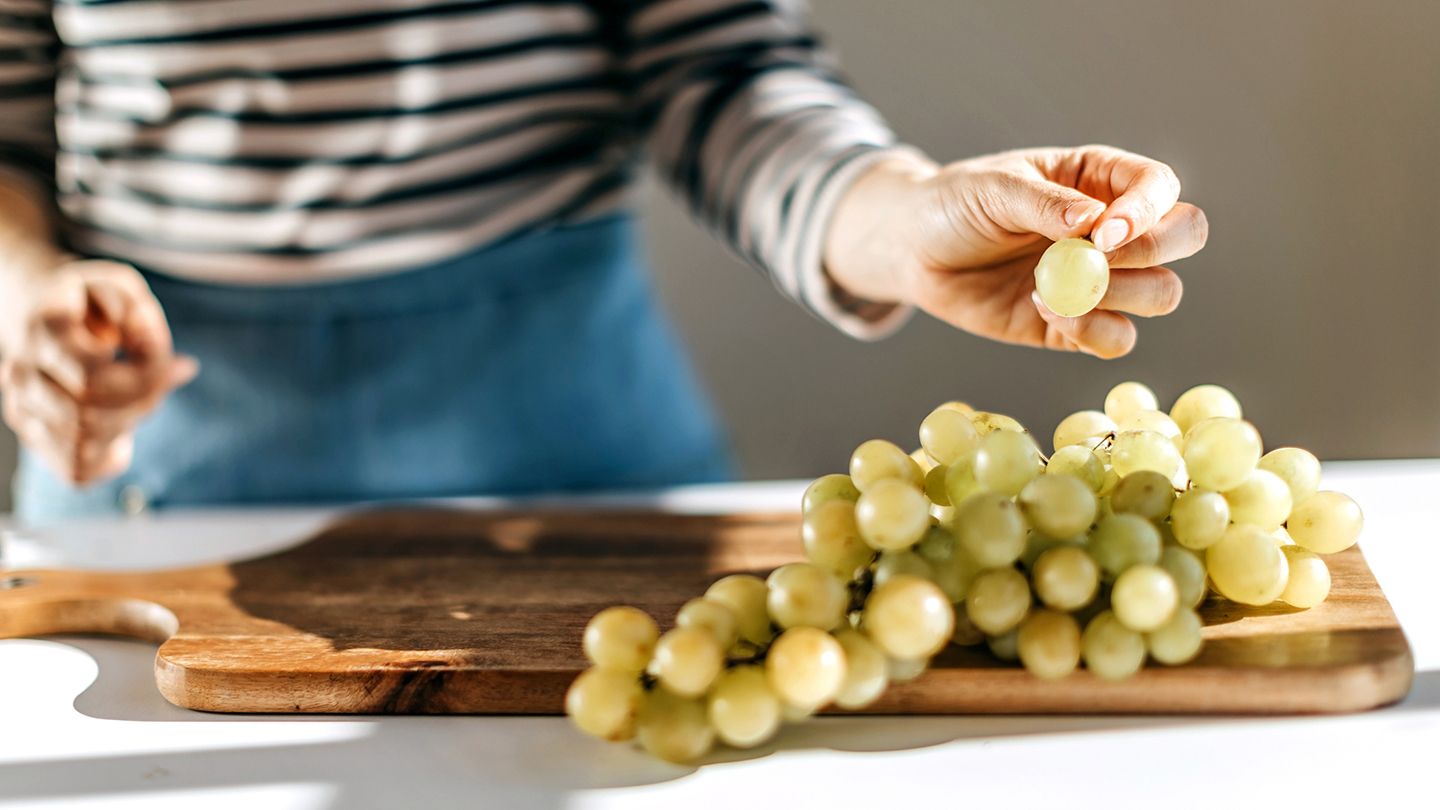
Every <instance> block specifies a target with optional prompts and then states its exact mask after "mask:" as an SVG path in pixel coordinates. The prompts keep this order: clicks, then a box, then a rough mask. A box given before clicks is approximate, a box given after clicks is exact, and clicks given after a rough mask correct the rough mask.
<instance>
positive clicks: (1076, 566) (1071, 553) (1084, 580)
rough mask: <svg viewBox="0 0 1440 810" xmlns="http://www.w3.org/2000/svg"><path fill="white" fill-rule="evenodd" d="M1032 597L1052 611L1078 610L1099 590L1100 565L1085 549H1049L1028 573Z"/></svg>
mask: <svg viewBox="0 0 1440 810" xmlns="http://www.w3.org/2000/svg"><path fill="white" fill-rule="evenodd" d="M1031 580H1032V584H1033V585H1034V587H1035V595H1036V596H1038V597H1039V598H1040V601H1041V602H1044V603H1045V605H1046V606H1047V607H1051V608H1054V609H1055V610H1065V611H1073V610H1079V609H1080V608H1082V607H1084V606H1085V605H1088V604H1090V600H1092V599H1094V598H1095V592H1096V591H1097V590H1099V588H1100V566H1098V565H1096V564H1095V561H1094V560H1092V559H1090V555H1089V554H1086V553H1085V550H1084V549H1081V548H1077V547H1075V546H1058V547H1056V548H1052V549H1050V550H1049V551H1047V552H1045V553H1044V554H1041V555H1040V558H1039V559H1037V560H1036V561H1035V568H1034V572H1033V573H1032V574H1031Z"/></svg>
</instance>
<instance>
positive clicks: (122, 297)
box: [86, 279, 175, 359]
mask: <svg viewBox="0 0 1440 810" xmlns="http://www.w3.org/2000/svg"><path fill="white" fill-rule="evenodd" d="M86 297H87V299H88V306H89V308H90V309H91V310H92V311H93V313H94V320H96V321H98V323H95V324H92V325H91V329H92V331H93V330H95V329H97V328H105V327H110V328H114V329H116V330H118V331H119V336H118V337H119V342H120V345H121V347H123V348H124V349H125V351H126V353H127V354H130V355H133V356H135V357H137V358H142V359H164V358H167V357H169V356H170V355H171V354H172V353H174V350H175V349H174V343H173V341H172V338H171V336H170V326H169V324H168V323H166V321H165V312H164V310H162V309H161V308H160V302H159V301H156V300H155V297H154V296H153V295H151V294H150V291H149V290H148V289H145V288H143V286H142V287H140V288H136V287H133V286H130V285H121V284H116V283H115V282H113V281H111V280H109V279H92V280H90V281H89V282H88V283H87V284H86ZM87 320H91V319H90V318H87Z"/></svg>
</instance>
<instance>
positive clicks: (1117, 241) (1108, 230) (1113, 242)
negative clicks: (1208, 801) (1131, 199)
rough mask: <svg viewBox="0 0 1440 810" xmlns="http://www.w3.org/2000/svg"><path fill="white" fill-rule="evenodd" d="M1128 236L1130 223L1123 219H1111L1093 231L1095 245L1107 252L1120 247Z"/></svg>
mask: <svg viewBox="0 0 1440 810" xmlns="http://www.w3.org/2000/svg"><path fill="white" fill-rule="evenodd" d="M1129 236H1130V223H1129V222H1126V221H1125V220H1123V219H1112V220H1110V221H1109V222H1107V223H1105V224H1104V225H1101V226H1100V230H1098V231H1096V232H1095V240H1094V241H1095V247H1097V248H1100V249H1101V250H1102V251H1105V252H1106V253H1109V252H1110V251H1112V250H1114V249H1115V248H1117V247H1120V245H1121V244H1123V243H1124V242H1125V240H1126V238H1128V237H1129Z"/></svg>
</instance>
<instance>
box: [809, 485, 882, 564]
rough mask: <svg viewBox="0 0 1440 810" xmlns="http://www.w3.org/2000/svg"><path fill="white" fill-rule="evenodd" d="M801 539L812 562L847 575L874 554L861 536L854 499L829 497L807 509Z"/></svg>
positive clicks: (872, 557)
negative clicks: (830, 498)
mask: <svg viewBox="0 0 1440 810" xmlns="http://www.w3.org/2000/svg"><path fill="white" fill-rule="evenodd" d="M800 540H801V543H802V544H803V545H804V548H805V556H806V557H807V558H809V560H810V562H812V563H814V564H815V565H818V566H820V567H821V568H824V569H825V570H826V571H829V572H830V573H832V574H834V575H835V576H838V577H844V578H846V579H849V578H850V577H851V576H852V575H854V573H855V571H856V569H858V568H862V567H864V566H866V565H869V564H870V560H872V559H874V557H875V550H874V549H872V548H871V547H870V545H869V544H868V543H866V542H865V539H864V538H863V537H861V536H860V527H859V525H858V524H856V522H855V504H854V503H853V502H851V501H846V500H837V501H830V502H829V503H825V504H822V505H820V506H819V507H817V508H815V509H814V510H812V511H810V512H809V513H807V514H806V515H805V519H804V520H803V521H801V523H800Z"/></svg>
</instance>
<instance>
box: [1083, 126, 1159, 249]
mask: <svg viewBox="0 0 1440 810" xmlns="http://www.w3.org/2000/svg"><path fill="white" fill-rule="evenodd" d="M1103 164H1104V165H1103V166H1102V167H1098V170H1099V171H1105V172H1106V173H1107V174H1108V175H1109V185H1110V191H1111V192H1112V193H1113V194H1114V195H1115V201H1114V202H1112V203H1110V205H1109V207H1107V208H1106V209H1105V212H1104V213H1103V214H1101V215H1100V218H1099V219H1097V220H1096V221H1095V227H1094V229H1093V230H1092V231H1091V239H1092V241H1094V243H1095V246H1096V247H1098V248H1100V249H1101V250H1103V251H1106V252H1107V253H1108V252H1109V251H1112V250H1114V249H1116V248H1118V247H1120V246H1121V245H1124V244H1126V243H1127V242H1130V241H1131V240H1133V239H1135V238H1136V237H1138V236H1140V235H1141V234H1143V233H1145V232H1146V231H1148V230H1150V229H1151V228H1153V227H1155V224H1156V223H1157V222H1159V221H1160V219H1161V218H1162V217H1164V216H1165V215H1166V214H1168V213H1169V212H1170V209H1172V208H1174V207H1175V203H1177V202H1179V200H1180V178H1178V177H1176V176H1175V172H1174V170H1173V169H1171V168H1170V167H1169V166H1166V165H1165V164H1164V163H1161V162H1160V161H1158V160H1151V159H1150V158H1147V157H1142V156H1140V155H1135V154H1131V153H1129V152H1123V151H1121V150H1118V149H1116V150H1107V153H1106V157H1105V159H1104V161H1103Z"/></svg>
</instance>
